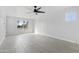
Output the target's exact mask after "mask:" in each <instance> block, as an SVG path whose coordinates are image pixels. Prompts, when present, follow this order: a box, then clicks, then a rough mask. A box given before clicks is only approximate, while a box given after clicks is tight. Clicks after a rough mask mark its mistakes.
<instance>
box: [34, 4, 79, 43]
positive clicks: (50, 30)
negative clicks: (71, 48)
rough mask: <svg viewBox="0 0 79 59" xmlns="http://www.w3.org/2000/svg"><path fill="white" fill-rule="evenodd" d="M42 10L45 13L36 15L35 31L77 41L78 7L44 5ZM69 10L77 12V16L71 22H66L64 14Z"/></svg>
mask: <svg viewBox="0 0 79 59" xmlns="http://www.w3.org/2000/svg"><path fill="white" fill-rule="evenodd" d="M42 10H44V11H45V12H46V13H45V14H39V15H37V17H36V28H35V29H36V30H35V32H36V33H40V34H44V35H49V36H51V37H55V38H57V39H62V40H66V41H71V42H75V43H79V7H76V6H75V7H68V6H53V7H52V6H48V7H47V6H44V7H42ZM71 11H74V12H76V13H77V18H76V20H75V21H73V22H67V21H65V14H66V13H68V12H71Z"/></svg>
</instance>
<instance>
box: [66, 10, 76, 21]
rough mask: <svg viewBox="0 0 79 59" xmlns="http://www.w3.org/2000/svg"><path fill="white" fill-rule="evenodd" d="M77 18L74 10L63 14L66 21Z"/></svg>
mask: <svg viewBox="0 0 79 59" xmlns="http://www.w3.org/2000/svg"><path fill="white" fill-rule="evenodd" d="M76 18H77V13H76V12H73V11H72V12H68V13H66V14H65V21H67V22H73V21H75V20H76Z"/></svg>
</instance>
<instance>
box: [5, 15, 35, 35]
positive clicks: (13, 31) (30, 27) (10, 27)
mask: <svg viewBox="0 0 79 59" xmlns="http://www.w3.org/2000/svg"><path fill="white" fill-rule="evenodd" d="M18 20H25V21H28V24H27V28H17V25H18V23H17V21H18ZM33 32H34V20H33V19H26V18H20V17H11V16H7V17H6V35H7V36H13V35H18V34H27V33H33Z"/></svg>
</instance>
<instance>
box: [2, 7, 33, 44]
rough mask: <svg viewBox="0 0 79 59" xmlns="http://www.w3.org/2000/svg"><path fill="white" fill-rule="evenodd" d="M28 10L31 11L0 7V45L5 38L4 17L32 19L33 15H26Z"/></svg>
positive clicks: (23, 8) (20, 8) (22, 8)
mask: <svg viewBox="0 0 79 59" xmlns="http://www.w3.org/2000/svg"><path fill="white" fill-rule="evenodd" d="M29 9H32V7H29V6H27V7H25V6H24V7H23V6H22V7H21V6H0V44H1V43H2V41H3V40H4V38H5V36H6V16H12V17H22V18H29V19H33V18H34V15H32V14H29V13H27V12H29ZM30 11H31V10H30Z"/></svg>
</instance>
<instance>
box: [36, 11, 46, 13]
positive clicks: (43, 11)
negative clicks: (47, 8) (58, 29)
mask: <svg viewBox="0 0 79 59" xmlns="http://www.w3.org/2000/svg"><path fill="white" fill-rule="evenodd" d="M37 13H45V12H44V11H38V12H37Z"/></svg>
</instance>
